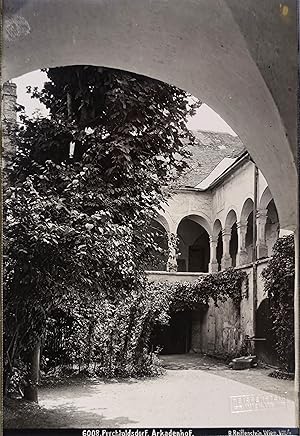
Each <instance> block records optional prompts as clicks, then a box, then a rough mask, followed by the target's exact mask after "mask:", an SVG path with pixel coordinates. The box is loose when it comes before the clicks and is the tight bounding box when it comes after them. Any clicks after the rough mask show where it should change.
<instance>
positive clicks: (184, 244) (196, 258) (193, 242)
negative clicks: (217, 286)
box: [177, 215, 210, 272]
mask: <svg viewBox="0 0 300 436" xmlns="http://www.w3.org/2000/svg"><path fill="white" fill-rule="evenodd" d="M208 228H209V226H208V223H207V222H205V219H204V218H203V217H201V216H196V215H189V216H187V217H185V218H183V219H182V220H181V221H180V223H179V225H178V228H177V236H178V238H179V247H178V248H179V255H178V257H177V265H178V271H188V272H208V264H209V260H210V246H209V233H208V231H207V230H206V229H208Z"/></svg>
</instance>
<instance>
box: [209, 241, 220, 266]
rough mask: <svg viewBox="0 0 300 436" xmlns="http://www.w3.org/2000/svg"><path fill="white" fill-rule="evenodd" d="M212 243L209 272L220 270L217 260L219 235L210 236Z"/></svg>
mask: <svg viewBox="0 0 300 436" xmlns="http://www.w3.org/2000/svg"><path fill="white" fill-rule="evenodd" d="M209 244H210V262H209V272H210V273H213V272H218V261H217V245H218V237H217V236H210V237H209Z"/></svg>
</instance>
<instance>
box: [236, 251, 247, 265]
mask: <svg viewBox="0 0 300 436" xmlns="http://www.w3.org/2000/svg"><path fill="white" fill-rule="evenodd" d="M246 263H248V253H247V251H244V250H242V251H240V252H239V253H238V255H237V265H245V264H246Z"/></svg>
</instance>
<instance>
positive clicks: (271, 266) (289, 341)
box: [262, 235, 295, 372]
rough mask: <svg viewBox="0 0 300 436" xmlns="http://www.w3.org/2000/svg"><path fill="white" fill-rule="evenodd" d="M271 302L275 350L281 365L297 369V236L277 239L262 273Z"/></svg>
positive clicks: (289, 369) (287, 368)
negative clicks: (295, 314) (295, 309)
mask: <svg viewBox="0 0 300 436" xmlns="http://www.w3.org/2000/svg"><path fill="white" fill-rule="evenodd" d="M262 277H263V278H264V281H265V292H266V293H267V294H268V297H269V301H270V317H271V320H272V324H273V327H272V329H273V331H274V334H275V341H276V351H277V353H278V357H279V360H280V362H281V365H282V368H283V369H285V370H287V371H291V372H293V371H294V368H295V363H294V283H295V248H294V235H290V236H285V237H283V238H280V239H278V240H277V242H276V243H275V245H274V247H273V256H272V258H271V259H270V261H269V263H268V265H267V267H266V268H265V269H264V270H263V272H262Z"/></svg>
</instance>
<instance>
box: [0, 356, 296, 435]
mask: <svg viewBox="0 0 300 436" xmlns="http://www.w3.org/2000/svg"><path fill="white" fill-rule="evenodd" d="M191 359H193V357H191ZM179 361H180V358H179ZM179 361H178V359H177V360H176V358H174V357H173V365H175V364H177V365H182V364H183V362H182V361H181V362H179ZM164 362H165V363H164V364H165V366H167V367H168V366H169V367H170V365H171V366H172V363H171V360H168V358H166V359H165V358H164ZM176 362H177V363H176ZM204 364H207V365H204ZM193 365H196V366H197V369H191V368H190V367H191V366H193ZM201 365H202V366H204V367H206V369H205V370H203V369H198V368H199V367H201ZM201 365H200V362H198V365H197V362H196V360H193V361H192V362H191V361H190V360H188V361H186V363H185V365H183V367H182V368H181V369H167V370H166V374H165V375H163V376H161V377H159V378H156V379H148V380H134V379H132V380H127V381H115V382H108V383H106V382H103V381H102V382H101V381H99V380H98V381H97V380H94V381H92V380H88V381H85V382H81V383H75V384H71V385H68V386H57V387H55V388H53V387H52V388H42V389H41V390H40V406H42V408H41V409H39V410H38V411H35V418H34V426H33V422H32V419H30V413H27V420H26V417H25V418H24V416H23V417H19V418H17V419H16V417H15V418H14V419H10V418H9V416H7V417H6V425H5V427H6V428H9V427H15V428H16V427H18V426H19V428H20V427H23V428H25V427H27V428H28V427H39V428H53V427H54V428H55V427H56V428H68V427H80V428H85V427H107V428H108V427H170V426H171V427H222V426H225V427H246V426H249V427H251V426H256V427H257V426H266V427H270V426H272V427H277V426H278V427H292V426H294V425H295V414H294V403H293V401H291V400H290V399H288V396H287V395H285V394H284V392H287V391H284V390H283V389H286V387H288V390H290V391H291V392H292V386H293V384H292V382H287V381H283V380H276V379H271V378H268V379H270V381H269V380H267V381H266V380H265V378H266V377H267V376H266V374H263V373H259V372H256V370H250V371H248V372H247V371H232V370H228V369H227V367H226V366H224V365H222V364H220V365H218V364H217V363H215V362H214V363H213V362H210V364H209V362H208V361H207V360H206V361H205V359H204V361H203V360H202V363H201ZM186 367H188V368H189V369H185V368H186ZM229 374H230V376H229ZM233 377H238V378H240V380H239V381H236V380H233V379H232V378H233ZM241 381H243V382H242V383H241ZM282 382H283V383H284V384H283V383H282ZM264 383H267V384H268V383H269V385H268V386H266V385H264ZM263 385H264V386H263ZM276 386H277V388H276V389H275V388H274V387H276ZM278 386H279V387H278ZM261 387H262V388H263V389H264V390H261V389H258V388H261ZM275 393H278V394H279V393H281V394H283V395H285V396H286V398H283V397H278V396H276V395H274V394H275ZM289 395H290V394H289Z"/></svg>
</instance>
